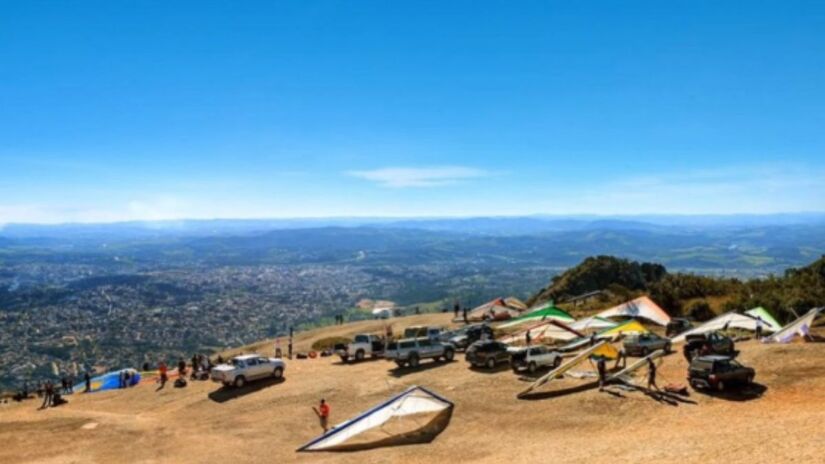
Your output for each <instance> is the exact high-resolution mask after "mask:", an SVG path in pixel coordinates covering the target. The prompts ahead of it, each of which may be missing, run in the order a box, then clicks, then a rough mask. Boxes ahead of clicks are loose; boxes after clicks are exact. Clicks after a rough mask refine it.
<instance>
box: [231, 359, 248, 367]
mask: <svg viewBox="0 0 825 464" xmlns="http://www.w3.org/2000/svg"><path fill="white" fill-rule="evenodd" d="M232 365H233V366H235V367H245V366H246V363H245V362H243V361H242V360H240V359H233V360H232Z"/></svg>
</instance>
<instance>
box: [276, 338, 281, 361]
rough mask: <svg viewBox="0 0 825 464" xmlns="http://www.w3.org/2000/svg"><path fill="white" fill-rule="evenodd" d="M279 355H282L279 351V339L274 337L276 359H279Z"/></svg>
mask: <svg viewBox="0 0 825 464" xmlns="http://www.w3.org/2000/svg"><path fill="white" fill-rule="evenodd" d="M281 356H283V354H282V353H281V339H280V338H276V339H275V357H276V358H278V359H281Z"/></svg>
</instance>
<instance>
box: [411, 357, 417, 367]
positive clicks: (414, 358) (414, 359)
mask: <svg viewBox="0 0 825 464" xmlns="http://www.w3.org/2000/svg"><path fill="white" fill-rule="evenodd" d="M410 367H418V355H417V354H411V355H410Z"/></svg>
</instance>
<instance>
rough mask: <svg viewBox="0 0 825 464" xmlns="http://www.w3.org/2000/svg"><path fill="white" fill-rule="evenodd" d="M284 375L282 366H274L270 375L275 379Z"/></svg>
mask: <svg viewBox="0 0 825 464" xmlns="http://www.w3.org/2000/svg"><path fill="white" fill-rule="evenodd" d="M283 376H284V369H283V368H282V367H276V368H275V370H274V371H273V372H272V377H275V378H276V379H280V378H282V377H283Z"/></svg>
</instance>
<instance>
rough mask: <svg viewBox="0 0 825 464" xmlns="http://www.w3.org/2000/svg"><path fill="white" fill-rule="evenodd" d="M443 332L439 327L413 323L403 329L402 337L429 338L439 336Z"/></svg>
mask: <svg viewBox="0 0 825 464" xmlns="http://www.w3.org/2000/svg"><path fill="white" fill-rule="evenodd" d="M443 332H444V329H443V328H441V327H430V326H424V325H414V326H410V327H407V328H406V329H404V338H422V337H426V338H429V339H431V340H433V339H437V338H439V336H440V335H441V334H442V333H443Z"/></svg>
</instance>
